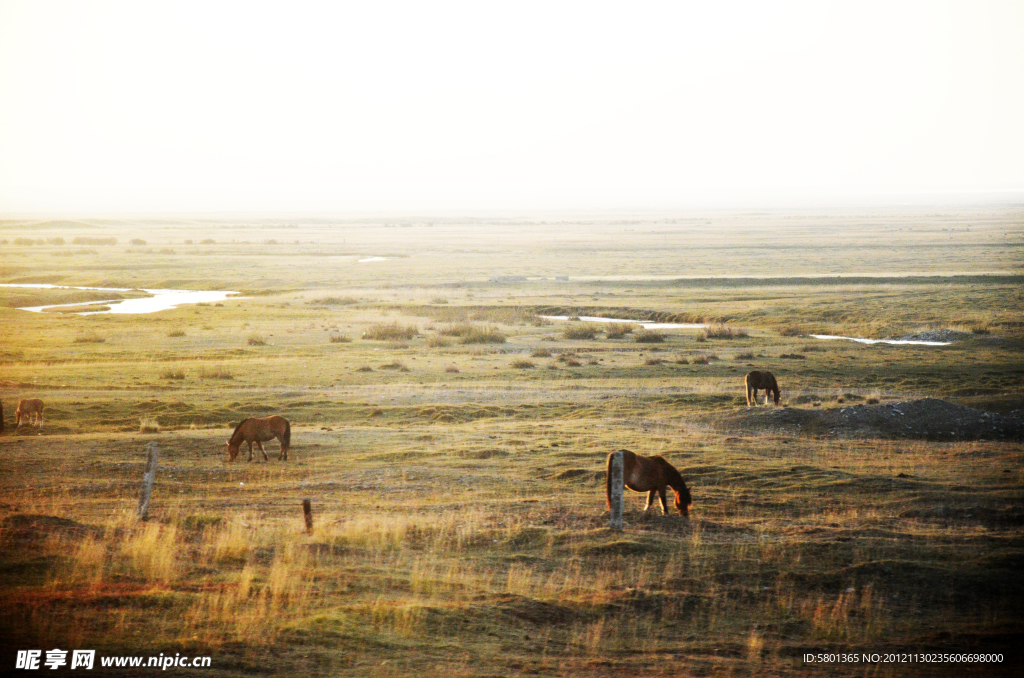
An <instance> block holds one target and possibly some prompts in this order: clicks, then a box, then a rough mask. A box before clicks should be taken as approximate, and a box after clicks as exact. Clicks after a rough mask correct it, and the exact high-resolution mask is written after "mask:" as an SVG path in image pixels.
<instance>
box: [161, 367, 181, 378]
mask: <svg viewBox="0 0 1024 678" xmlns="http://www.w3.org/2000/svg"><path fill="white" fill-rule="evenodd" d="M160 378H161V379H184V378H185V370H183V369H181V368H180V367H168V368H167V369H165V370H163V371H162V372H160Z"/></svg>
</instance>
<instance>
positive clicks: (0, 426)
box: [0, 403, 4, 433]
mask: <svg viewBox="0 0 1024 678" xmlns="http://www.w3.org/2000/svg"><path fill="white" fill-rule="evenodd" d="M3 432H4V404H3V403H0V433H3Z"/></svg>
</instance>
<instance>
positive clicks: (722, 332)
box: [704, 323, 749, 339]
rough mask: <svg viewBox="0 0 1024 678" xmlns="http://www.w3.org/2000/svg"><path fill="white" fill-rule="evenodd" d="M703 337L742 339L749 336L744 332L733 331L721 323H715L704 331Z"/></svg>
mask: <svg viewBox="0 0 1024 678" xmlns="http://www.w3.org/2000/svg"><path fill="white" fill-rule="evenodd" d="M704 336H705V338H707V339H742V338H744V337H746V336H749V335H748V334H747V331H746V330H740V329H735V330H734V329H733V328H731V327H728V326H726V325H723V324H721V323H716V324H714V325H712V326H711V327H709V328H707V329H706V330H704Z"/></svg>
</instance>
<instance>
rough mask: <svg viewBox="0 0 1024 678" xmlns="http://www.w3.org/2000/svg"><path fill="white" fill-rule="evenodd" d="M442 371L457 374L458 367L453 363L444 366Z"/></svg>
mask: <svg viewBox="0 0 1024 678" xmlns="http://www.w3.org/2000/svg"><path fill="white" fill-rule="evenodd" d="M444 371H445V372H448V373H449V374H458V373H459V368H458V367H456V366H455V365H449V366H448V367H446V368H444Z"/></svg>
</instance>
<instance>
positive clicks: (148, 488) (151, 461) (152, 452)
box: [135, 443, 160, 520]
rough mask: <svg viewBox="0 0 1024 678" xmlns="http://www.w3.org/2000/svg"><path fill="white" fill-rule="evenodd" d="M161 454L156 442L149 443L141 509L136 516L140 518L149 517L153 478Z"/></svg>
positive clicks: (140, 494)
mask: <svg viewBox="0 0 1024 678" xmlns="http://www.w3.org/2000/svg"><path fill="white" fill-rule="evenodd" d="M159 455H160V448H159V447H157V445H156V443H150V444H149V450H148V454H147V459H146V474H145V475H144V476H142V490H141V491H140V492H139V510H138V511H137V512H136V515H135V517H136V518H138V519H139V520H146V519H147V518H149V495H150V493H152V492H153V479H154V478H156V460H157V457H158V456H159Z"/></svg>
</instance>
